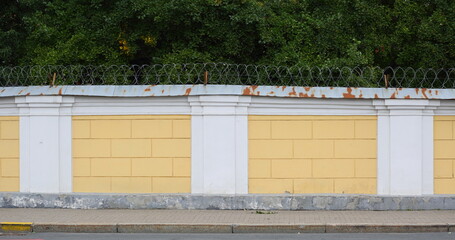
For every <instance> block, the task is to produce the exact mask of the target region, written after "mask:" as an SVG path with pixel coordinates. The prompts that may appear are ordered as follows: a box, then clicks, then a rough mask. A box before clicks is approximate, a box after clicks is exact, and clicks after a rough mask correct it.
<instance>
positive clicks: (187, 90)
mask: <svg viewBox="0 0 455 240" xmlns="http://www.w3.org/2000/svg"><path fill="white" fill-rule="evenodd" d="M191 90H192V88H187V89H186V91H185V96H188V95H190V93H191Z"/></svg>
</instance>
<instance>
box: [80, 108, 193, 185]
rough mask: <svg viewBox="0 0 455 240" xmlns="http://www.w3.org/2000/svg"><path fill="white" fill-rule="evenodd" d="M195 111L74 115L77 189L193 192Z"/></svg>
mask: <svg viewBox="0 0 455 240" xmlns="http://www.w3.org/2000/svg"><path fill="white" fill-rule="evenodd" d="M190 121H191V120H190V116H181V115H169V116H167V115H159V116H153V115H151V116H74V117H73V191H74V192H99V193H189V192H190V191H191V180H190V175H191V160H190V157H191V156H190V149H191V145H190V144H191V143H190V135H191V134H190V131H191V123H190Z"/></svg>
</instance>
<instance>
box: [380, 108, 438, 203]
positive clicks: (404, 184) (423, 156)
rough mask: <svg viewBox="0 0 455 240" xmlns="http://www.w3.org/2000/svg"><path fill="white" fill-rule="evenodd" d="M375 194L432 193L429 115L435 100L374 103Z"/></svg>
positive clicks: (431, 117) (431, 116)
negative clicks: (375, 133) (376, 130)
mask: <svg viewBox="0 0 455 240" xmlns="http://www.w3.org/2000/svg"><path fill="white" fill-rule="evenodd" d="M374 105H375V106H376V109H377V110H378V141H377V142H378V194H385V195H423V194H433V181H434V180H433V115H434V113H433V112H434V109H435V108H436V107H437V106H438V105H439V101H433V100H393V99H388V100H375V101H374Z"/></svg>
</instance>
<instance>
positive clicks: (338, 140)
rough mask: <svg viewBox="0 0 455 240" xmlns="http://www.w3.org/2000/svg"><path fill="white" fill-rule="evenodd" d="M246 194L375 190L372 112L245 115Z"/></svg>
mask: <svg viewBox="0 0 455 240" xmlns="http://www.w3.org/2000/svg"><path fill="white" fill-rule="evenodd" d="M248 128H249V130H248V131H249V133H248V136H249V169H248V171H249V192H250V193H286V192H287V193H362V194H375V193H376V174H377V173H376V172H377V171H376V168H377V167H376V165H377V164H376V148H377V147H376V136H377V134H376V131H377V118H376V116H250V117H249V120H248Z"/></svg>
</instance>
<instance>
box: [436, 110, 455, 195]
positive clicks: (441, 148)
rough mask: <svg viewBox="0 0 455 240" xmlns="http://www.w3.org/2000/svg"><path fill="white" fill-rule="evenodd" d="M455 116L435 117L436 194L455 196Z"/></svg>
mask: <svg viewBox="0 0 455 240" xmlns="http://www.w3.org/2000/svg"><path fill="white" fill-rule="evenodd" d="M454 124H455V116H435V117H434V193H435V194H455V134H454V131H455V127H454Z"/></svg>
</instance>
